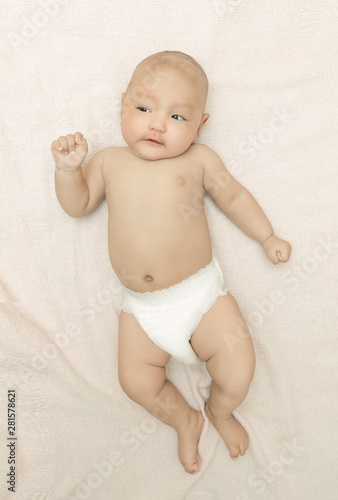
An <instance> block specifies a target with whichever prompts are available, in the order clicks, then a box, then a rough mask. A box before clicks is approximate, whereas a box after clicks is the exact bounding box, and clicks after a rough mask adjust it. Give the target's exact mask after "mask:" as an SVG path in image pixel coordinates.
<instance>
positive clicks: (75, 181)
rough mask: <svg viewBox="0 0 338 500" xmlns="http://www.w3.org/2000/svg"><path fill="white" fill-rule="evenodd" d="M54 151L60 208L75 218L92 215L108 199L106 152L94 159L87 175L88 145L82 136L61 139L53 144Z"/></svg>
mask: <svg viewBox="0 0 338 500" xmlns="http://www.w3.org/2000/svg"><path fill="white" fill-rule="evenodd" d="M51 151H52V155H53V158H54V161H55V192H56V196H57V199H58V200H59V203H60V205H61V206H62V208H63V209H64V211H65V212H66V213H67V214H68V215H70V216H71V217H82V216H83V215H87V214H90V213H91V212H92V211H93V210H95V209H96V208H97V206H98V205H99V204H100V203H101V202H102V201H103V199H104V197H105V183H104V178H103V173H102V166H103V157H104V152H103V150H102V151H99V152H98V153H96V154H95V155H94V156H93V157H92V158H91V160H90V162H89V163H88V165H87V166H86V168H85V170H84V171H82V168H81V164H82V162H83V160H84V159H85V157H86V154H87V152H88V145H87V141H86V139H84V137H83V135H82V134H81V133H80V132H76V133H75V134H74V135H72V134H69V135H67V136H66V137H64V136H62V137H59V139H57V140H56V141H54V142H53V143H52V146H51Z"/></svg>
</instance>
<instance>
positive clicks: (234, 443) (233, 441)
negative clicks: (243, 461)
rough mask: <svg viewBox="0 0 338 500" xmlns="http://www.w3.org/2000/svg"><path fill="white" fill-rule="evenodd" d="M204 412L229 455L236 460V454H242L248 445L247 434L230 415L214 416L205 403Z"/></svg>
mask: <svg viewBox="0 0 338 500" xmlns="http://www.w3.org/2000/svg"><path fill="white" fill-rule="evenodd" d="M205 413H206V415H207V417H208V419H209V420H210V422H211V423H212V425H213V426H214V427H215V429H216V430H217V432H218V433H219V435H220V436H221V438H222V439H223V441H224V443H225V444H226V447H227V448H228V450H229V452H230V457H231V458H232V459H233V460H237V458H238V455H244V453H245V452H246V450H247V448H248V446H249V436H248V434H247V432H246V430H245V429H244V428H243V427H242V426H241V424H240V423H239V422H237V420H236V419H235V418H234V417H233V416H232V415H230V417H227V418H222V417H217V418H215V417H214V416H213V415H212V414H211V413H210V410H209V408H208V406H207V405H205Z"/></svg>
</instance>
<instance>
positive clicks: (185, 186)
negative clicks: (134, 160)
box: [106, 160, 205, 223]
mask: <svg viewBox="0 0 338 500" xmlns="http://www.w3.org/2000/svg"><path fill="white" fill-rule="evenodd" d="M135 167H136V168H135ZM107 177H108V178H107V182H106V199H107V203H108V207H109V212H110V214H111V215H113V214H119V217H123V216H124V217H125V218H129V219H132V220H134V221H139V223H141V221H142V220H145V219H147V220H148V221H151V220H153V221H156V220H162V222H163V221H164V222H165V219H167V221H168V222H169V220H173V219H175V218H178V219H179V218H182V214H184V213H186V211H187V210H195V211H196V210H197V211H198V210H202V209H203V198H204V193H205V191H204V188H203V172H202V170H201V169H200V168H199V166H198V165H197V166H196V165H194V164H191V163H189V162H188V163H183V162H175V161H172V162H170V161H169V160H168V161H167V162H165V163H162V164H159V163H158V164H151V165H147V166H146V167H145V166H144V165H142V164H141V166H140V168H137V165H131V166H128V165H125V166H122V165H121V166H119V167H118V168H112V169H111V171H110V172H109V174H108V176H107Z"/></svg>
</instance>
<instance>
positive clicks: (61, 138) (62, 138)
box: [58, 135, 68, 154]
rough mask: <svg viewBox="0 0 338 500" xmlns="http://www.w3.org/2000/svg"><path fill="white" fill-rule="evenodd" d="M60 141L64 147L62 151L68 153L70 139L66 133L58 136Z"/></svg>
mask: <svg viewBox="0 0 338 500" xmlns="http://www.w3.org/2000/svg"><path fill="white" fill-rule="evenodd" d="M58 141H59V143H60V144H61V147H62V153H66V154H68V141H67V139H66V137H65V136H64V135H61V136H60V137H59V138H58Z"/></svg>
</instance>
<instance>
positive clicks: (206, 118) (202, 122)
mask: <svg viewBox="0 0 338 500" xmlns="http://www.w3.org/2000/svg"><path fill="white" fill-rule="evenodd" d="M209 117H210V114H209V113H204V115H203V116H202V119H201V123H200V124H199V127H198V129H197V132H196V136H195V139H194V141H193V144H195V142H196V141H197V137H198V136H199V134H200V132H201V130H202V127H203V125H204V124H205V122H206V121H208V120H209Z"/></svg>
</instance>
